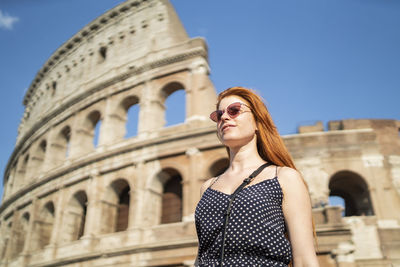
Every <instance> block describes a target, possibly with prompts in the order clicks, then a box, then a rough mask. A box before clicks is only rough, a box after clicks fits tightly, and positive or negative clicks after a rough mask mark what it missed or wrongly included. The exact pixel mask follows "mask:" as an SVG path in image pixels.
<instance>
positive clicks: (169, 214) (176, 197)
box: [154, 168, 183, 224]
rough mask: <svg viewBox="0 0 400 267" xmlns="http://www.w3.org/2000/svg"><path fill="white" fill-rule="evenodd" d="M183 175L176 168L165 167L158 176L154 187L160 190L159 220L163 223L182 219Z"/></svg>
mask: <svg viewBox="0 0 400 267" xmlns="http://www.w3.org/2000/svg"><path fill="white" fill-rule="evenodd" d="M182 180H183V179H182V175H181V174H180V172H179V171H178V170H177V169H175V168H164V169H162V170H161V171H160V172H159V173H158V174H157V176H156V179H155V181H154V182H155V183H156V186H155V187H154V189H155V190H157V191H158V193H159V194H158V199H157V200H156V202H158V205H156V206H158V207H159V212H157V214H159V215H158V217H159V222H160V223H161V224H165V223H173V222H180V221H182V214H183V199H182V192H183V190H182V189H183V188H182Z"/></svg>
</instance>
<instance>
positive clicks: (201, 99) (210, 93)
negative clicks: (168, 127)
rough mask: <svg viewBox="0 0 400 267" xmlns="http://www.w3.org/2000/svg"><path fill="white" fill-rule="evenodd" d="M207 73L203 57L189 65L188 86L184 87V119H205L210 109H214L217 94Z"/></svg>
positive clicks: (207, 69) (206, 65)
mask: <svg viewBox="0 0 400 267" xmlns="http://www.w3.org/2000/svg"><path fill="white" fill-rule="evenodd" d="M208 74H209V68H208V64H207V62H206V61H205V59H204V58H200V59H198V60H197V61H196V62H194V63H193V65H192V66H191V74H190V86H189V88H186V102H187V103H186V121H190V120H197V119H200V120H207V119H208V116H209V114H210V112H211V110H215V103H216V99H217V96H216V93H215V89H214V86H213V85H212V83H211V81H210V79H209V77H208Z"/></svg>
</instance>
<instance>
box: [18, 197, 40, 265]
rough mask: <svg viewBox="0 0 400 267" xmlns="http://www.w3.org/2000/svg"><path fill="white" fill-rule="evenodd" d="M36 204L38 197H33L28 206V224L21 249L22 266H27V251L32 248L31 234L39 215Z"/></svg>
mask: <svg viewBox="0 0 400 267" xmlns="http://www.w3.org/2000/svg"><path fill="white" fill-rule="evenodd" d="M38 204H39V201H38V198H37V197H34V199H33V201H32V204H31V206H30V211H29V225H28V229H27V232H26V235H25V243H24V248H23V250H22V256H23V262H24V266H27V264H28V262H29V252H30V250H32V236H33V231H34V226H35V221H36V218H37V216H38V215H39V212H38V211H39V206H38Z"/></svg>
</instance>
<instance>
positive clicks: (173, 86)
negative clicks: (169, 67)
mask: <svg viewBox="0 0 400 267" xmlns="http://www.w3.org/2000/svg"><path fill="white" fill-rule="evenodd" d="M185 98H186V91H185V88H184V87H183V85H182V84H180V83H178V82H172V83H169V84H167V85H166V86H165V87H163V89H162V90H161V100H162V103H163V104H164V107H165V113H164V114H165V115H164V119H165V125H164V126H171V125H175V124H178V123H184V122H185V118H186V99H185Z"/></svg>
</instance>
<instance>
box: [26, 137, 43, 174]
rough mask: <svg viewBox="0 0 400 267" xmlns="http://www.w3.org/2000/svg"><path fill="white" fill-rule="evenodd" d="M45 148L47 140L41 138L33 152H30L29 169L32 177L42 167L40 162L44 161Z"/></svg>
mask: <svg viewBox="0 0 400 267" xmlns="http://www.w3.org/2000/svg"><path fill="white" fill-rule="evenodd" d="M46 148H47V141H46V140H42V141H41V142H40V143H39V145H38V146H37V147H36V149H35V150H34V153H32V157H31V160H30V162H29V170H30V172H31V176H32V177H35V176H36V175H37V174H38V173H40V171H41V169H42V164H43V162H44V157H45V154H46Z"/></svg>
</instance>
